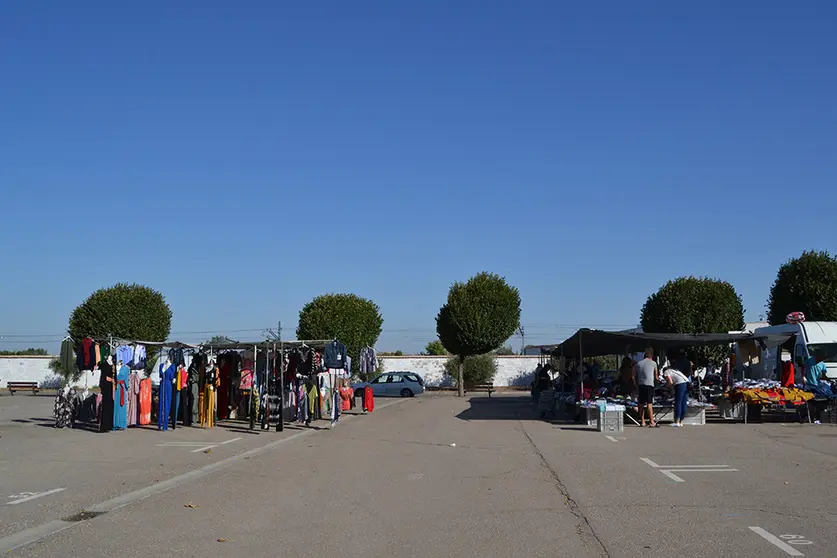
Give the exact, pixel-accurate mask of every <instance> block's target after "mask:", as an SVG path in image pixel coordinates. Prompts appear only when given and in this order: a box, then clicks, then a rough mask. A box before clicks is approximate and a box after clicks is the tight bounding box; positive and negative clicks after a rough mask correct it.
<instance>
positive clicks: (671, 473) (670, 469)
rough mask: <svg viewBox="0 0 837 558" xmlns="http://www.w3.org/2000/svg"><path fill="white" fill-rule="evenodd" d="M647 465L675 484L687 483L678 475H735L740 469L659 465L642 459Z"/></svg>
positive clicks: (723, 466) (716, 466) (711, 466)
mask: <svg viewBox="0 0 837 558" xmlns="http://www.w3.org/2000/svg"><path fill="white" fill-rule="evenodd" d="M639 459H640V461H643V462H644V463H646V464H647V465H650V466H651V467H653V468H654V469H657V470H658V471H659V472H661V473H662V474H664V475H665V476H667V477H668V478H670V479H671V480H673V481H674V482H686V481H685V479H683V478H682V477H680V476H679V475H676V474H675V472H676V473H734V472H736V471H738V469H733V468H731V467H730V466H729V465H659V464H657V463H655V462H653V461H651V460H650V459H648V458H647V457H640V458H639Z"/></svg>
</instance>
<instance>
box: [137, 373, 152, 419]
mask: <svg viewBox="0 0 837 558" xmlns="http://www.w3.org/2000/svg"><path fill="white" fill-rule="evenodd" d="M139 423H140V424H143V425H145V424H151V378H145V379H142V380H140V387H139Z"/></svg>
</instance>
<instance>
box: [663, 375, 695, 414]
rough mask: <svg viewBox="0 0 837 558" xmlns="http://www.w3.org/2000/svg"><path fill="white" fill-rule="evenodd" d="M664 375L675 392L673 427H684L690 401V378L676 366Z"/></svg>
mask: <svg viewBox="0 0 837 558" xmlns="http://www.w3.org/2000/svg"><path fill="white" fill-rule="evenodd" d="M663 375H664V376H665V378H666V382H668V385H669V387H671V388H672V390H673V391H674V424H672V426H676V427H680V426H683V419H684V418H686V410H687V408H688V401H689V378H687V377H686V375H685V374H684V373H683V372H681V371H680V370H678V369H677V368H676V367H674V366H671V367H669V368H667V369H666V371H665V372H663Z"/></svg>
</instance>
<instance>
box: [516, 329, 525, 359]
mask: <svg viewBox="0 0 837 558" xmlns="http://www.w3.org/2000/svg"><path fill="white" fill-rule="evenodd" d="M517 332H518V333H519V334H520V338H521V339H522V346H521V347H520V354H521V355H522V354H524V353H525V352H526V331H525V330H524V329H523V326H518V327H517Z"/></svg>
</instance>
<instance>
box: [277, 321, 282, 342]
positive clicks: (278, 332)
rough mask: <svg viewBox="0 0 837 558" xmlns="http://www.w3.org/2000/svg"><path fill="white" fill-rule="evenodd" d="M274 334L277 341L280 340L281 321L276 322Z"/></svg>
mask: <svg viewBox="0 0 837 558" xmlns="http://www.w3.org/2000/svg"><path fill="white" fill-rule="evenodd" d="M276 334H277V335H278V337H279V341H281V340H282V320H279V321H278V322H276Z"/></svg>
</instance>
